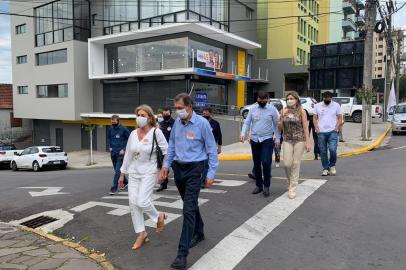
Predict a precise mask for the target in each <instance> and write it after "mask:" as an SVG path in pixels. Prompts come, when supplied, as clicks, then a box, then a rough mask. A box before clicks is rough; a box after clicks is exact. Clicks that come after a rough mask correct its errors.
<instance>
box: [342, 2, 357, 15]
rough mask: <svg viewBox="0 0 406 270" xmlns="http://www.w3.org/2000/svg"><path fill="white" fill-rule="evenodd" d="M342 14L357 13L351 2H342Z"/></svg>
mask: <svg viewBox="0 0 406 270" xmlns="http://www.w3.org/2000/svg"><path fill="white" fill-rule="evenodd" d="M343 11H344V14H355V13H356V12H357V10H356V8H355V3H354V2H353V1H348V0H346V1H343Z"/></svg>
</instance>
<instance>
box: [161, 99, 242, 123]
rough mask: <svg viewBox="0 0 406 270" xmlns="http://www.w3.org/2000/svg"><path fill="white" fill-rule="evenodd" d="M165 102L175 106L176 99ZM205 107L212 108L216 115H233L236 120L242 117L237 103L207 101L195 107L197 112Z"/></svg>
mask: <svg viewBox="0 0 406 270" xmlns="http://www.w3.org/2000/svg"><path fill="white" fill-rule="evenodd" d="M165 103H166V106H167V107H170V108H173V103H174V99H173V98H167V99H166V102H165ZM205 108H211V109H212V110H213V114H215V115H222V116H231V117H233V119H234V120H240V118H241V115H240V110H239V109H238V107H237V106H235V105H222V104H214V103H205V104H204V106H194V107H193V109H194V110H195V111H196V112H197V113H201V112H202V111H203V109H205Z"/></svg>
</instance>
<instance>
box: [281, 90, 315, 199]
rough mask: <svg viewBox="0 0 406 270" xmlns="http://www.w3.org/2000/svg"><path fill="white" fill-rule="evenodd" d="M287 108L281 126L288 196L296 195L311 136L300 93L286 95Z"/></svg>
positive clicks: (283, 111)
mask: <svg viewBox="0 0 406 270" xmlns="http://www.w3.org/2000/svg"><path fill="white" fill-rule="evenodd" d="M286 104H287V106H286V108H284V109H283V110H282V113H281V116H280V117H281V120H280V121H279V128H280V129H281V130H282V131H283V161H284V164H285V172H286V177H287V178H288V197H289V199H294V198H295V197H296V188H297V184H298V181H299V172H300V163H301V160H302V156H303V152H304V150H305V149H306V151H310V137H309V129H308V123H307V115H306V111H305V110H304V109H303V108H302V104H301V103H300V98H299V95H298V94H297V93H296V92H294V91H292V92H289V93H288V94H287V95H286Z"/></svg>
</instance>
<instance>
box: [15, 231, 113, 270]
mask: <svg viewBox="0 0 406 270" xmlns="http://www.w3.org/2000/svg"><path fill="white" fill-rule="evenodd" d="M19 228H20V229H22V230H23V231H26V232H31V233H34V234H36V235H39V236H41V237H44V238H46V239H48V240H51V241H53V242H55V243H58V244H61V245H64V246H65V247H68V248H71V249H74V250H76V251H77V252H79V253H81V254H82V255H84V256H85V257H86V258H88V259H90V260H93V261H95V262H96V263H97V264H99V265H100V266H101V267H102V268H103V269H104V270H115V269H116V268H115V267H114V266H113V265H112V264H111V263H110V262H109V261H108V260H107V259H106V257H105V255H104V254H99V253H97V252H91V251H90V250H88V249H87V248H85V247H83V246H81V245H80V244H78V243H75V242H72V241H69V240H66V239H63V238H60V237H58V236H55V235H53V234H51V233H46V232H44V231H42V230H40V229H32V228H28V227H25V226H19Z"/></svg>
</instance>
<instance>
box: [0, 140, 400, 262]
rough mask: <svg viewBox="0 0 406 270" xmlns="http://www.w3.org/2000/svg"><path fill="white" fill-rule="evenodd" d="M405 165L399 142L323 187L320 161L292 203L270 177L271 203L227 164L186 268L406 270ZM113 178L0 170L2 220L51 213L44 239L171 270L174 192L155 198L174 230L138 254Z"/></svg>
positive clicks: (347, 162) (311, 165)
mask: <svg viewBox="0 0 406 270" xmlns="http://www.w3.org/2000/svg"><path fill="white" fill-rule="evenodd" d="M399 147H400V148H399ZM405 156H406V137H393V138H392V139H391V141H390V142H389V145H388V146H386V147H384V148H382V149H378V150H375V151H373V152H371V153H368V154H365V155H362V156H356V157H352V158H345V159H340V160H339V162H338V167H337V168H338V176H336V177H326V178H324V179H323V178H322V177H320V176H319V173H320V164H319V162H317V161H308V162H305V163H303V164H302V179H303V181H302V182H301V184H300V187H299V196H298V197H297V199H296V200H295V201H289V200H287V199H286V194H284V192H285V191H286V190H285V189H286V183H285V182H284V179H283V177H284V172H283V169H282V168H274V169H273V175H274V177H275V178H274V180H273V182H272V194H271V197H270V198H268V199H265V198H264V197H263V196H262V195H251V194H250V192H251V190H252V189H253V188H254V185H253V183H252V180H249V179H248V178H247V177H246V176H245V175H246V173H247V172H248V171H249V170H250V169H251V166H252V164H251V162H222V163H221V166H220V170H219V174H218V175H217V180H218V181H217V182H216V185H215V186H213V188H211V189H209V190H204V192H202V193H201V196H200V198H201V201H200V204H201V210H202V213H203V218H204V220H205V226H206V227H205V231H206V240H205V241H204V242H202V243H201V244H199V246H197V247H195V248H193V249H192V250H191V254H190V256H189V258H188V260H189V266H190V267H191V268H192V269H231V268H233V267H235V269H286V270H291V269H301V270H302V269H309V270H310V269H311V270H314V269H329V270H334V269H357V270H359V269H385V270H388V269H389V270H392V269H394V270H397V269H399V270H404V269H406V258H405V257H404V254H405V253H406V245H405V243H404V240H403V239H402V237H403V235H406V227H405V226H404V224H406V208H405V205H406V197H405V196H404V194H405V192H406V183H405V182H404V175H405V174H406V168H405V166H404V157H405ZM111 176H112V172H111V170H110V169H94V170H67V171H45V172H40V173H33V172H28V171H27V172H25V171H21V172H11V171H0V182H1V185H0V220H1V221H4V222H9V221H12V220H20V222H22V221H25V220H26V219H25V218H27V217H30V216H32V215H35V214H40V213H42V212H44V211H51V212H49V213H48V214H49V215H50V216H56V217H58V219H59V220H60V222H59V223H58V222H56V223H55V222H54V223H50V224H48V226H47V225H46V226H45V227H44V229H45V230H49V231H52V230H54V233H55V234H57V235H58V236H61V237H70V238H71V237H75V240H76V241H79V240H80V239H84V238H85V239H87V238H88V240H86V241H84V242H83V243H82V244H83V245H84V246H86V247H88V248H94V249H96V250H98V251H101V252H106V256H107V258H108V259H110V260H111V261H112V263H113V264H114V265H115V266H116V267H117V268H118V269H169V265H170V263H171V262H172V260H173V259H174V257H175V256H176V250H177V244H178V240H179V235H180V230H181V223H182V218H181V212H182V210H181V202H180V200H179V198H178V196H177V192H176V190H172V189H171V190H169V191H166V192H164V193H162V194H160V193H158V194H157V195H155V197H154V200H155V202H154V203H155V204H156V205H157V207H158V209H159V210H163V211H165V212H167V213H168V214H169V224H168V226H167V227H166V229H165V231H164V232H163V233H160V234H156V233H155V232H154V230H152V229H151V228H149V229H148V231H149V232H150V239H151V241H150V243H148V244H146V245H145V246H144V247H143V248H142V249H141V250H139V251H137V252H133V251H131V250H130V248H131V246H132V244H133V242H134V240H135V235H134V232H133V228H132V223H131V219H130V215H129V211H128V207H127V206H128V201H127V194H126V193H121V194H119V195H117V196H114V197H111V196H108V195H107V194H108V189H109V186H110V182H111ZM325 180H327V181H325ZM39 187H41V188H39ZM54 210H58V211H54ZM33 217H35V216H32V217H30V218H28V219H31V218H33ZM65 222H66V223H65ZM17 223H18V222H17ZM58 227H59V228H58Z"/></svg>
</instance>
